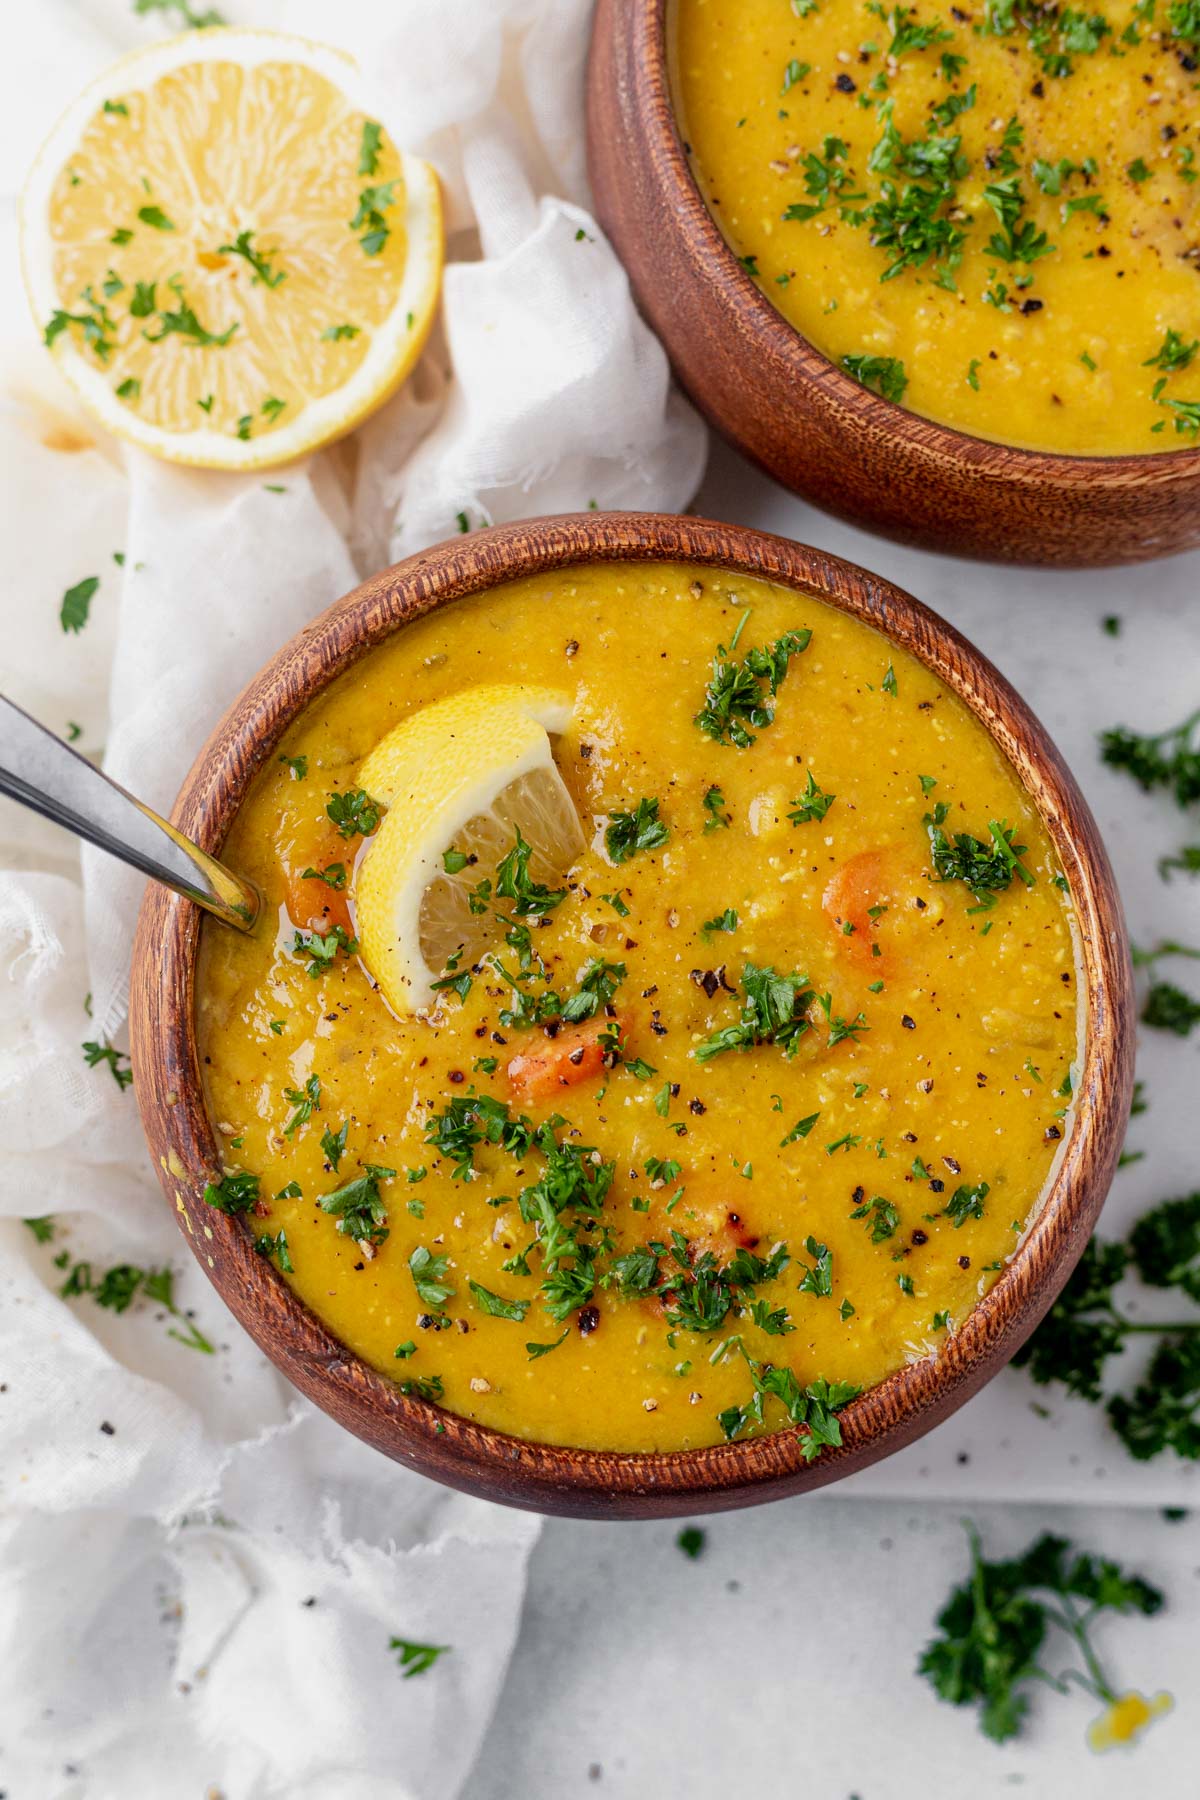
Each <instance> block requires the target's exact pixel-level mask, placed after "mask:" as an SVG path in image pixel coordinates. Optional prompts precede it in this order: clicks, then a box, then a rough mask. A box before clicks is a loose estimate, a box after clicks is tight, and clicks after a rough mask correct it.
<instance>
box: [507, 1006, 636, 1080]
mask: <svg viewBox="0 0 1200 1800" xmlns="http://www.w3.org/2000/svg"><path fill="white" fill-rule="evenodd" d="M614 1028H615V1029H616V1030H617V1032H618V1033H619V1031H620V1026H619V1024H618V1023H617V1021H615V1020H612V1019H590V1020H588V1022H587V1023H586V1024H584V1025H565V1026H564V1027H563V1029H562V1030H561V1031H560V1032H559V1033H558V1035H557V1037H553V1038H547V1039H546V1040H545V1041H544V1042H543V1043H541V1044H539V1046H538V1048H537V1049H536V1050H528V1051H522V1052H521V1054H520V1055H519V1056H514V1057H513V1059H512V1061H511V1062H510V1063H509V1065H508V1071H507V1073H508V1085H509V1087H510V1088H511V1089H512V1092H513V1095H514V1098H516V1099H518V1100H548V1099H550V1098H551V1096H552V1095H554V1094H557V1093H559V1092H560V1091H561V1090H562V1089H563V1088H568V1087H575V1086H576V1085H577V1084H578V1083H579V1082H581V1081H590V1080H591V1079H592V1077H593V1076H595V1075H599V1074H600V1072H601V1070H602V1069H603V1068H604V1046H603V1044H602V1043H601V1041H600V1039H601V1036H602V1034H606V1033H610V1032H612V1031H613V1030H614Z"/></svg>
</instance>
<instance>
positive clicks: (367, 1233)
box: [321, 1163, 396, 1247]
mask: <svg viewBox="0 0 1200 1800" xmlns="http://www.w3.org/2000/svg"><path fill="white" fill-rule="evenodd" d="M395 1173H396V1171H395V1169H384V1168H380V1167H378V1165H376V1164H375V1163H367V1164H366V1165H365V1166H364V1168H363V1172H362V1174H361V1175H359V1176H356V1178H355V1179H354V1180H353V1181H349V1182H347V1183H346V1185H345V1186H344V1187H340V1188H336V1189H335V1190H334V1192H333V1193H332V1194H323V1195H322V1196H321V1211H322V1212H326V1213H332V1214H333V1215H334V1216H335V1217H336V1218H337V1228H338V1230H339V1231H341V1232H344V1233H345V1235H346V1236H347V1237H351V1238H353V1239H354V1241H355V1242H356V1243H358V1244H362V1245H364V1246H372V1247H373V1246H374V1245H376V1244H382V1243H383V1241H384V1239H385V1238H386V1237H387V1235H388V1226H387V1208H386V1207H385V1206H384V1204H383V1201H382V1199H381V1198H380V1194H379V1183H380V1182H381V1181H390V1180H391V1178H392V1177H393V1175H395Z"/></svg>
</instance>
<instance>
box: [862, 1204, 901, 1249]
mask: <svg viewBox="0 0 1200 1800" xmlns="http://www.w3.org/2000/svg"><path fill="white" fill-rule="evenodd" d="M850 1217H851V1218H852V1219H861V1220H864V1221H865V1223H866V1226H867V1232H868V1235H869V1236H870V1239H871V1242H872V1243H873V1244H884V1243H886V1242H887V1240H888V1238H890V1237H894V1236H895V1234H896V1230H897V1228H898V1226H899V1224H900V1213H899V1211H898V1209H897V1208H896V1207H895V1206H893V1205H892V1202H891V1201H890V1200H885V1199H884V1197H883V1195H882V1194H875V1195H873V1196H872V1198H871V1199H870V1200H864V1201H863V1202H862V1204H861V1206H856V1207H855V1208H854V1210H853V1212H852V1213H851V1214H850Z"/></svg>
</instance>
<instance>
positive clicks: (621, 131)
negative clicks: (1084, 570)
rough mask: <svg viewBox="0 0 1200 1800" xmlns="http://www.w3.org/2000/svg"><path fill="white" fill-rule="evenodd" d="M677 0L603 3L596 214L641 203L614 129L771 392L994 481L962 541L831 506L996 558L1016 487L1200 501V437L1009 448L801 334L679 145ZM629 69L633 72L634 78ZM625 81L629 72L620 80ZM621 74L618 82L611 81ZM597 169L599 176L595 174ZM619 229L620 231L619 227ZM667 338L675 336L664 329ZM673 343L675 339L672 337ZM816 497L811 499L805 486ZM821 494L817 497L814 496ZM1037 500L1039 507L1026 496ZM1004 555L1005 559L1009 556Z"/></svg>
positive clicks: (858, 509) (942, 465) (681, 297)
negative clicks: (741, 251)
mask: <svg viewBox="0 0 1200 1800" xmlns="http://www.w3.org/2000/svg"><path fill="white" fill-rule="evenodd" d="M675 4H676V0H598V6H597V12H596V15H595V20H594V23H593V35H592V48H591V56H590V63H589V76H588V108H589V114H588V128H589V161H590V163H591V165H592V170H593V179H594V181H595V183H596V185H597V188H598V192H599V195H600V198H601V199H603V200H605V205H604V206H602V207H601V211H602V212H606V213H607V214H611V215H614V216H612V217H606V218H605V219H602V223H606V226H607V228H608V229H609V230H610V231H612V230H613V229H614V227H616V226H618V225H620V224H621V223H622V222H623V220H624V219H625V218H626V217H629V218H634V217H636V216H637V215H638V212H639V209H640V208H642V207H644V205H645V197H644V195H642V194H641V193H640V192H639V188H638V180H637V179H636V178H631V179H628V180H626V181H625V182H623V183H620V182H617V183H615V184H614V180H613V177H612V174H611V171H609V170H607V168H606V167H605V166H604V165H605V162H606V159H605V158H604V157H603V156H602V155H601V154H600V149H599V148H598V147H599V146H601V145H602V143H606V142H607V141H608V139H609V138H610V136H612V135H614V134H615V135H616V136H619V137H620V139H621V143H622V146H623V150H624V153H625V154H629V153H630V151H631V150H633V151H638V152H640V155H641V158H642V160H643V162H644V165H645V173H646V180H647V182H648V183H649V184H651V185H652V186H653V188H654V190H655V192H656V194H657V196H658V197H659V198H660V199H661V200H662V201H663V205H664V207H665V208H666V209H667V210H668V211H669V215H670V218H671V220H672V229H674V228H675V226H676V225H677V228H678V233H679V235H680V236H681V237H682V238H683V239H684V240H685V241H686V244H687V247H688V252H689V255H690V260H691V263H692V266H693V268H694V270H695V280H696V282H697V284H698V287H703V288H705V289H707V290H708V291H709V292H710V293H712V294H714V295H717V294H719V295H720V296H721V299H722V301H723V303H724V304H725V306H726V309H727V311H728V312H729V313H730V314H731V315H732V327H731V331H730V342H729V354H730V355H736V354H742V355H752V354H754V351H755V346H757V348H758V352H759V354H760V355H761V356H763V357H764V359H765V360H766V361H768V362H769V364H770V366H771V369H772V371H773V383H774V388H775V390H776V391H778V392H780V393H781V394H783V395H784V397H785V398H784V400H783V401H781V406H783V405H786V394H787V392H788V388H789V385H790V384H792V383H794V384H795V388H796V391H807V392H808V393H809V394H810V395H811V396H812V399H813V404H814V406H815V407H817V408H819V409H820V410H821V411H822V412H824V413H825V414H826V415H827V416H828V417H829V418H830V419H836V420H838V421H839V423H840V424H841V425H843V426H846V427H848V428H849V429H850V430H851V431H852V432H853V431H855V430H857V431H860V432H861V431H867V432H869V433H870V435H871V437H872V438H874V439H879V440H890V441H891V443H892V444H893V445H894V446H895V450H896V454H897V456H898V458H899V459H900V460H901V461H903V460H904V453H905V451H906V450H908V451H911V452H913V453H917V454H919V456H920V457H921V459H922V464H923V466H924V467H925V468H926V469H927V470H929V471H932V472H934V473H936V474H937V476H938V479H939V480H940V479H943V478H945V477H946V476H947V475H948V474H949V472H950V471H953V470H955V469H958V470H962V471H965V472H967V473H968V474H970V475H971V476H972V477H974V478H977V479H978V480H979V481H980V482H981V483H986V485H985V486H984V487H983V488H982V491H981V493H980V496H979V500H978V502H977V506H976V518H975V521H974V525H973V527H972V531H971V533H970V534H969V535H970V536H971V537H972V538H973V539H974V541H971V542H968V536H967V535H964V534H963V533H961V532H955V533H952V534H950V535H949V536H947V537H946V538H945V539H944V541H942V540H939V536H938V533H937V532H936V531H935V530H931V529H927V528H926V527H925V526H922V527H921V528H920V529H918V530H915V531H914V532H912V533H911V534H906V533H905V532H903V531H898V530H896V529H895V528H894V526H893V525H892V524H885V523H882V522H880V521H878V520H876V519H874V518H873V517H872V516H871V512H870V508H869V506H868V505H866V504H863V503H856V504H854V505H850V504H848V503H844V504H843V503H839V504H836V505H835V506H834V510H836V511H837V512H839V513H841V514H842V515H843V516H844V517H847V518H852V519H854V520H855V522H856V523H858V524H859V525H861V526H862V527H863V528H865V529H868V530H875V531H881V532H883V533H884V534H885V535H888V536H893V537H897V538H899V539H900V540H901V541H909V542H914V543H919V544H922V545H924V546H926V547H928V548H934V549H940V550H943V551H949V552H950V553H952V554H953V553H957V554H966V555H972V556H983V557H985V558H988V559H992V558H993V557H995V555H996V554H997V553H996V551H995V550H987V549H981V548H980V547H979V537H980V534H981V533H986V525H985V522H984V520H983V518H982V514H983V512H984V509H985V508H986V509H987V510H994V511H995V517H994V519H993V521H992V524H993V529H994V530H996V531H999V530H1001V529H1002V528H1003V527H1004V525H1005V521H1006V515H1007V511H1008V506H1009V496H1014V497H1015V495H1016V494H1017V493H1022V494H1024V495H1025V496H1026V497H1027V500H1028V499H1029V497H1031V496H1035V495H1037V494H1038V493H1039V492H1042V491H1045V492H1046V494H1047V495H1049V494H1050V493H1051V492H1053V493H1054V494H1055V496H1056V497H1057V498H1056V503H1060V502H1069V498H1070V496H1071V494H1072V493H1074V494H1080V495H1082V494H1083V493H1084V492H1086V493H1087V494H1088V495H1094V494H1095V492H1096V490H1100V491H1101V492H1102V493H1108V494H1112V495H1115V494H1117V493H1119V492H1122V491H1140V492H1142V493H1145V494H1149V493H1152V492H1156V491H1158V490H1160V489H1164V488H1171V489H1174V488H1176V487H1177V486H1178V485H1179V484H1182V485H1183V486H1184V488H1185V490H1186V492H1187V494H1188V495H1189V496H1192V495H1194V497H1195V501H1196V506H1197V508H1200V443H1197V444H1195V445H1192V446H1190V447H1189V446H1186V445H1184V446H1180V447H1178V448H1172V449H1168V450H1159V451H1151V450H1147V451H1140V452H1138V451H1135V452H1123V453H1119V454H1115V455H1105V454H1103V453H1092V454H1082V453H1066V452H1062V451H1053V450H1037V449H1033V448H1029V447H1027V446H1023V445H1010V444H1006V443H1004V442H1002V441H1001V440H999V439H995V438H985V437H980V436H977V435H976V434H974V433H972V432H968V431H963V430H960V429H958V428H956V427H954V426H951V425H944V424H941V423H939V422H938V421H937V420H934V419H930V418H926V417H925V416H924V415H923V414H921V413H918V412H914V411H911V410H909V409H908V408H906V407H904V406H902V405H900V404H898V403H896V402H894V401H891V400H885V399H884V398H883V397H882V396H881V395H879V394H876V393H874V392H873V391H872V390H871V389H870V388H867V387H865V386H863V384H862V383H860V382H858V381H856V380H855V379H854V378H853V377H852V376H851V375H849V374H848V373H847V372H846V371H845V370H844V369H842V368H840V367H839V366H838V364H837V363H836V362H834V361H833V360H832V359H831V358H830V357H828V356H827V355H826V354H825V353H824V351H822V350H820V349H818V348H817V346H816V345H815V344H814V343H813V342H812V341H811V339H809V338H807V337H805V336H804V334H803V333H802V332H801V331H799V330H798V329H797V328H796V327H795V326H794V325H792V324H791V323H790V322H789V321H788V320H787V319H785V318H784V316H783V315H782V313H780V312H779V311H778V310H777V308H776V307H774V306H773V305H772V303H771V301H770V299H769V298H768V297H767V295H766V294H765V293H764V292H763V291H762V289H761V288H760V287H759V286H758V285H757V284H756V283H755V281H754V280H753V279H752V277H751V276H750V275H749V273H748V272H747V271H746V269H745V268H744V267H743V266H742V264H741V263H740V262H739V260H738V258H737V256H736V254H735V253H734V250H733V248H732V246H731V245H730V244H729V242H728V241H727V239H726V238H725V235H724V233H723V232H722V230H721V227H720V225H719V224H718V223H717V220H716V219H715V217H714V216H713V214H712V212H711V211H710V210H709V208H708V205H707V203H706V202H705V199H704V196H703V194H702V193H701V191H700V187H699V184H698V182H697V180H696V177H695V174H694V173H693V169H692V166H691V162H690V159H689V156H688V153H687V150H686V148H685V144H684V138H683V132H682V129H681V125H680V121H679V118H678V117H677V115H676V111H675V106H674V102H673V99H672V83H671V73H670V51H669V45H668V22H669V17H670V13H671V11H672V8H673V7H674V5H675ZM617 50H619V53H620V62H621V70H622V76H615V75H614V62H613V58H614V53H615V52H616V51H617ZM630 71H634V73H633V74H632V75H631V74H630ZM622 77H627V78H628V79H622ZM617 81H620V82H621V91H620V92H619V93H617V92H614V91H613V89H614V84H615V83H616V82H617ZM599 175H603V176H604V179H603V180H602V181H600V180H597V179H596V178H597V177H598V176H599ZM618 235H619V234H618ZM629 273H630V276H631V280H632V282H633V284H634V287H635V290H637V289H638V288H639V286H644V287H645V288H646V290H647V291H649V290H650V288H651V286H652V283H653V280H654V270H653V268H651V267H648V266H647V259H646V258H645V257H643V256H642V255H640V254H639V255H638V257H637V258H636V259H635V260H634V261H631V262H630V264H629ZM686 301H687V295H686V293H684V294H679V293H678V292H677V291H674V293H673V304H674V306H675V309H676V311H677V310H678V308H679V307H680V306H684V307H686ZM663 335H664V339H665V340H666V339H669V336H670V333H669V331H664V333H663ZM667 347H668V350H670V344H669V342H668V346H667ZM684 379H685V384H686V385H688V386H689V387H690V389H691V391H692V395H693V398H694V399H695V400H696V402H697V404H698V405H699V406H700V409H701V410H702V411H705V412H708V411H709V405H708V400H707V398H706V395H705V392H704V387H703V383H702V382H701V381H699V380H697V379H695V377H694V372H693V376H692V378H691V379H690V380H689V379H688V378H686V377H685V378H684ZM723 406H724V402H723V403H722V404H721V406H719V407H718V409H717V412H716V415H715V423H716V424H717V426H718V428H719V429H720V430H722V431H723V432H724V433H725V434H726V435H727V436H729V437H730V438H731V439H732V440H733V442H734V443H735V444H737V445H738V447H739V448H740V449H742V450H743V451H744V452H745V453H746V454H747V455H749V456H751V457H752V458H754V459H755V460H757V461H761V462H763V464H764V466H765V467H767V469H768V472H769V473H771V474H772V475H774V476H775V478H776V479H777V480H779V481H781V482H783V483H785V485H788V486H793V487H794V491H796V492H798V493H802V494H803V493H805V492H806V489H805V486H804V484H803V483H801V484H799V485H795V484H794V483H793V481H792V479H791V477H790V475H789V474H788V473H787V472H786V471H784V470H783V469H781V468H777V467H775V466H773V464H772V461H771V459H770V458H767V457H765V454H764V453H763V452H762V451H761V450H760V448H759V447H758V445H757V444H756V443H755V442H753V441H751V440H752V438H753V435H754V433H753V431H752V430H748V429H747V428H745V427H744V425H743V423H742V422H741V421H738V422H734V421H732V420H731V419H730V418H728V417H726V416H725V414H724V410H723ZM809 497H810V498H813V497H814V496H813V495H811V494H810V495H809ZM825 503H826V502H825V501H824V499H823V498H822V497H821V496H819V495H818V496H816V497H815V504H818V505H823V504H825ZM1030 503H1031V502H1030ZM1194 542H1195V529H1194V528H1193V529H1192V531H1191V534H1190V536H1188V537H1187V538H1186V541H1185V535H1184V533H1183V532H1182V531H1181V529H1179V528H1178V525H1177V524H1176V525H1174V526H1172V528H1171V529H1170V531H1169V532H1168V534H1167V540H1166V541H1165V542H1164V543H1163V545H1162V547H1161V549H1157V550H1154V549H1146V548H1144V547H1142V548H1136V549H1128V550H1126V551H1123V552H1120V553H1116V554H1112V553H1110V552H1109V548H1108V547H1104V554H1103V555H1102V556H1095V555H1092V554H1089V553H1086V552H1084V551H1082V550H1079V551H1078V553H1077V554H1072V555H1069V556H1066V557H1063V556H1060V555H1054V556H1052V557H1046V558H1044V559H1043V558H1042V557H1039V556H1029V555H1024V554H1022V555H1020V556H1018V557H1017V558H1016V560H1017V561H1019V562H1025V563H1037V562H1041V561H1043V560H1045V561H1046V562H1048V563H1050V564H1052V565H1053V564H1054V563H1058V564H1060V565H1061V566H1067V567H1072V566H1074V567H1088V566H1095V565H1097V564H1103V563H1109V564H1113V563H1115V564H1118V565H1119V564H1121V563H1126V562H1129V561H1131V560H1134V561H1136V560H1143V559H1145V558H1146V557H1151V556H1154V555H1164V554H1170V553H1172V552H1175V551H1179V550H1182V549H1186V548H1188V547H1189V545H1190V544H1194ZM1001 560H1004V558H1003V556H1002V557H1001Z"/></svg>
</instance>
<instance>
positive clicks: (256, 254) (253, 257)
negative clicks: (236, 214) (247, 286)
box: [217, 231, 287, 288]
mask: <svg viewBox="0 0 1200 1800" xmlns="http://www.w3.org/2000/svg"><path fill="white" fill-rule="evenodd" d="M253 237H254V233H253V231H239V232H238V234H237V236H236V238H235V239H234V240H233V242H232V244H222V245H221V247H220V249H219V250H218V252H217V254H218V255H219V256H240V257H242V259H243V260H244V261H245V262H248V263H249V265H250V267H251V268H252V269H253V271H254V275H253V279H252V285H256V284H257V283H258V282H260V281H261V282H262V284H263V286H264V287H269V288H276V287H278V286H279V284H280V282H281V281H286V280H287V275H286V273H285V271H284V270H283V269H273V268H272V267H271V258H272V257H273V256H277V255H278V254H279V252H278V251H277V250H256V249H255V248H254V244H253V242H252V241H251V240H252V239H253Z"/></svg>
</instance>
